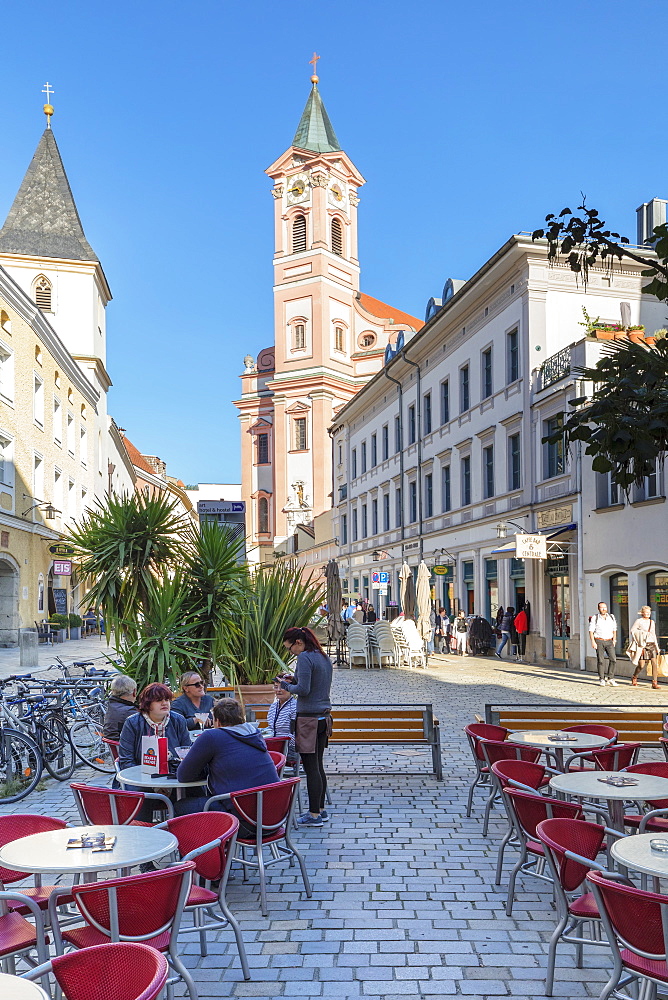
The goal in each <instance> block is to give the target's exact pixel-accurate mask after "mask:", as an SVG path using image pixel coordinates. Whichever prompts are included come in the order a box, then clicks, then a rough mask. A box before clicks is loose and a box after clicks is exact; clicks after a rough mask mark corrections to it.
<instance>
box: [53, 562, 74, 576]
mask: <svg viewBox="0 0 668 1000" xmlns="http://www.w3.org/2000/svg"><path fill="white" fill-rule="evenodd" d="M53 575H54V576H72V560H71V559H54V560H53Z"/></svg>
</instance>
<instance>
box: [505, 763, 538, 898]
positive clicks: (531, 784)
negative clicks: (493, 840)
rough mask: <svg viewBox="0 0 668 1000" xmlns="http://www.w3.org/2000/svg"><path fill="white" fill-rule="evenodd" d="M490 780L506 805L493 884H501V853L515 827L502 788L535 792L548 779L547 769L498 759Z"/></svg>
mask: <svg viewBox="0 0 668 1000" xmlns="http://www.w3.org/2000/svg"><path fill="white" fill-rule="evenodd" d="M492 780H494V781H495V782H496V784H497V786H498V789H499V792H500V794H501V796H502V799H503V804H504V806H505V807H506V814H507V816H508V829H507V830H506V832H505V833H504V835H503V840H502V841H501V843H500V844H499V850H498V854H497V860H496V878H495V880H494V884H495V885H501V872H502V869H503V855H504V852H505V849H506V847H507V845H508V844H509V843H510V841H511V840H512V839H513V835H514V833H515V827H514V825H513V817H512V812H511V810H512V805H510V804H509V803H508V802H507V801H506V798H505V795H504V789H505V788H507V787H509V788H519V789H520V790H521V791H524V792H530V793H531V792H535V791H538V790H539V789H541V788H543V787H544V786H545V785H546V784H547V783H548V782H549V780H550V775H549V774H548V773H547V769H546V768H545V767H544V766H543V765H542V764H532V763H531V762H530V761H528V760H499V761H496V762H495V763H494V764H492Z"/></svg>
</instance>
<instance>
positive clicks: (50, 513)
mask: <svg viewBox="0 0 668 1000" xmlns="http://www.w3.org/2000/svg"><path fill="white" fill-rule="evenodd" d="M23 499H24V500H37V497H32V496H30V494H29V493H24V494H23ZM36 508H39V509H40V510H43V511H44V516H45V518H46V519H47V521H55V519H56V514H61V513H62V511H60V510H58V509H57V507H54V506H53V504H52V503H48V502H47V501H45V500H37V503H34V504H33V505H32V507H28V509H27V510H24V511H23V513H22V514H21V517H27V516H28V514H29V513H30V512H31V511H33V510H35V509H36Z"/></svg>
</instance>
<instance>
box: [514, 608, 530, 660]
mask: <svg viewBox="0 0 668 1000" xmlns="http://www.w3.org/2000/svg"><path fill="white" fill-rule="evenodd" d="M514 624H515V631H516V632H517V662H518V663H524V654H525V653H526V648H527V632H528V631H529V616H528V615H527V612H526V605H523V606H522V608H521V610H520V611H518V612H517V614H516V615H515V623H514Z"/></svg>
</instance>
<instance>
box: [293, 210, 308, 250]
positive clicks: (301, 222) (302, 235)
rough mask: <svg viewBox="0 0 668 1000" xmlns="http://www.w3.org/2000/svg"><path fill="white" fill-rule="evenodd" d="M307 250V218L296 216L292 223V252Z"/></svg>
mask: <svg viewBox="0 0 668 1000" xmlns="http://www.w3.org/2000/svg"><path fill="white" fill-rule="evenodd" d="M302 250H306V216H304V215H296V216H295V219H294V222H293V223H292V252H293V253H300V252H301V251H302Z"/></svg>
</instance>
